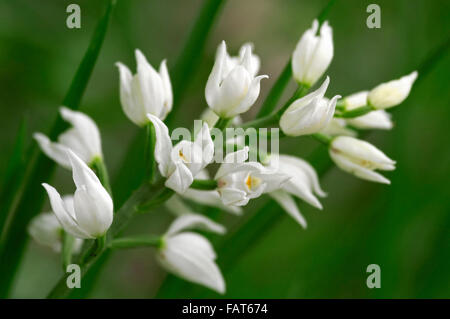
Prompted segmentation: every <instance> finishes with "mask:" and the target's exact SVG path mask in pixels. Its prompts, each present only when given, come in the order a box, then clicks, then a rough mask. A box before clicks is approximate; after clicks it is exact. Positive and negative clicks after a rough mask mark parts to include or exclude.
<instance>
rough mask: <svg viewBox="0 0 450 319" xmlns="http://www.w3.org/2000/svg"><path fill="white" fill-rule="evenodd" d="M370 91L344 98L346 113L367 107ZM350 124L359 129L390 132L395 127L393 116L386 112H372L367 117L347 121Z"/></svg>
mask: <svg viewBox="0 0 450 319" xmlns="http://www.w3.org/2000/svg"><path fill="white" fill-rule="evenodd" d="M368 95H369V91H361V92H357V93H353V94H351V95H349V96H347V97H345V98H344V105H345V110H346V111H351V110H354V109H357V108H360V107H363V106H366V105H367V96H368ZM346 121H347V123H348V124H350V125H352V126H354V127H356V128H359V129H380V130H390V129H391V128H392V127H393V124H392V120H391V115H390V114H389V113H387V112H386V111H384V110H376V111H371V112H369V113H367V114H365V115H362V116H358V117H355V118H349V119H347V120H346Z"/></svg>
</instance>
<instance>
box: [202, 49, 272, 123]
mask: <svg viewBox="0 0 450 319" xmlns="http://www.w3.org/2000/svg"><path fill="white" fill-rule="evenodd" d="M241 50H242V53H241V54H240V56H239V58H237V59H231V58H230V57H229V55H228V53H227V48H226V45H225V41H222V43H221V44H220V45H219V47H218V49H217V55H216V61H215V63H214V66H213V69H212V71H211V74H210V75H209V78H208V82H207V83H206V88H205V97H206V102H207V103H208V106H209V107H210V108H211V109H212V110H213V111H214V112H215V113H216V114H217V115H218V116H219V117H221V118H232V117H234V116H236V115H238V114H241V113H244V112H247V111H248V110H249V109H250V107H251V106H252V105H253V104H254V103H255V101H256V99H257V98H258V96H259V91H260V81H261V79H263V78H267V77H268V76H267V75H260V76H256V77H255V74H256V73H257V72H256V71H257V69H259V63H258V62H256V58H255V56H254V55H253V54H252V46H251V45H244V46H243V48H242V49H241Z"/></svg>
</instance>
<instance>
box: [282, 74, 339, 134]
mask: <svg viewBox="0 0 450 319" xmlns="http://www.w3.org/2000/svg"><path fill="white" fill-rule="evenodd" d="M329 83H330V78H329V77H327V78H326V79H325V81H324V82H323V84H322V85H321V86H320V88H318V89H317V90H316V91H314V92H311V93H309V94H308V95H306V96H304V97H302V98H299V99H298V100H296V101H294V102H293V103H292V104H291V105H290V106H289V107H288V108H287V110H286V111H285V112H284V113H283V115H281V118H280V127H281V130H282V131H283V133H285V134H286V135H290V136H300V135H308V134H313V133H317V132H319V131H321V130H322V129H324V128H325V127H326V126H327V125H328V123H330V121H331V119H332V118H333V115H334V111H335V108H336V101H337V100H338V99H339V98H340V96H339V95H336V96H334V97H333V98H332V99H331V100H328V99H327V98H325V97H324V96H325V92H326V90H327V88H328V84H329Z"/></svg>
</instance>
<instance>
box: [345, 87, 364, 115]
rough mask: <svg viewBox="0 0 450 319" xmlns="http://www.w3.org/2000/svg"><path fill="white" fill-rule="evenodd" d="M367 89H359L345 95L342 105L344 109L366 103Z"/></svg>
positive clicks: (355, 107)
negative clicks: (359, 90)
mask: <svg viewBox="0 0 450 319" xmlns="http://www.w3.org/2000/svg"><path fill="white" fill-rule="evenodd" d="M368 95H369V91H361V92H357V93H353V94H351V95H349V96H346V97H345V98H344V99H343V100H344V106H345V110H346V111H351V110H354V109H357V108H360V107H363V106H366V105H367V96H368Z"/></svg>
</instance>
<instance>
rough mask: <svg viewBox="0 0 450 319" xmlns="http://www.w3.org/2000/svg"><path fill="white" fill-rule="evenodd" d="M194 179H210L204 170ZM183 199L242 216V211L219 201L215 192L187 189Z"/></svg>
mask: <svg viewBox="0 0 450 319" xmlns="http://www.w3.org/2000/svg"><path fill="white" fill-rule="evenodd" d="M195 178H196V179H199V180H202V179H203V180H205V179H210V177H209V174H208V172H207V171H206V170H204V169H203V170H201V171H200V172H199V173H198V174H197V175H196V176H195ZM182 197H183V198H186V199H188V200H191V201H193V202H196V203H199V204H201V205H205V206H211V207H216V208H219V209H221V210H224V211H226V212H228V213H232V214H236V215H240V214H242V209H241V208H240V207H236V206H227V205H225V204H224V203H222V200H221V199H220V196H219V193H218V192H217V191H216V190H212V191H205V190H197V189H193V188H189V189H187V190H186V191H185V192H184V193H183V194H182Z"/></svg>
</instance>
